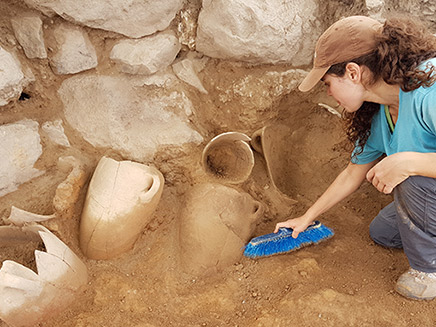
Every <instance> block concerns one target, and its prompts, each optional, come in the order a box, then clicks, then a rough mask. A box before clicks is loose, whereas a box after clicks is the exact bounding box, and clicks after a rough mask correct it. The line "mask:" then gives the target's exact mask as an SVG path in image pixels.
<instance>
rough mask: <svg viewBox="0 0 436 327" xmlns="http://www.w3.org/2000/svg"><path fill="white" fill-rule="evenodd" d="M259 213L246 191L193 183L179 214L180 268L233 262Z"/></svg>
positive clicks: (213, 267) (200, 270)
mask: <svg viewBox="0 0 436 327" xmlns="http://www.w3.org/2000/svg"><path fill="white" fill-rule="evenodd" d="M262 213H263V207H262V205H261V203H260V202H258V201H255V200H254V199H253V198H252V197H251V196H250V195H249V194H248V193H244V192H239V191H238V190H236V189H233V188H231V187H228V186H224V185H221V184H214V183H203V184H197V185H195V186H194V187H193V188H192V189H191V190H190V191H188V192H187V194H186V199H185V207H184V208H183V210H182V213H181V216H180V229H179V242H180V251H181V252H180V254H181V255H180V258H181V261H182V262H181V264H182V266H183V268H184V270H186V271H188V272H191V273H195V274H201V273H205V272H211V271H216V270H218V269H220V268H223V267H226V266H229V265H232V264H234V263H235V262H237V260H239V258H240V257H241V256H242V254H243V251H244V246H245V244H247V242H248V241H249V239H250V237H251V236H252V234H253V232H254V228H255V225H256V221H257V220H258V218H259V217H260V216H261V214H262Z"/></svg>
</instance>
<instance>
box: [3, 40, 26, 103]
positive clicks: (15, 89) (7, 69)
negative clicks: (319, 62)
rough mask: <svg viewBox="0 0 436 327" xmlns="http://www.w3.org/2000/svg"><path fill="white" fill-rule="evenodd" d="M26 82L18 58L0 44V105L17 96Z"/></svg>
mask: <svg viewBox="0 0 436 327" xmlns="http://www.w3.org/2000/svg"><path fill="white" fill-rule="evenodd" d="M27 82H28V81H27V80H26V77H25V76H24V74H23V71H22V70H21V64H20V62H19V61H18V59H16V58H15V57H14V56H13V55H12V54H11V53H9V52H8V51H6V50H5V49H3V48H2V47H1V46H0V106H4V105H6V104H7V103H8V102H10V101H11V100H12V99H14V98H18V97H19V96H20V94H21V92H22V91H23V87H24V86H25V85H26V84H27Z"/></svg>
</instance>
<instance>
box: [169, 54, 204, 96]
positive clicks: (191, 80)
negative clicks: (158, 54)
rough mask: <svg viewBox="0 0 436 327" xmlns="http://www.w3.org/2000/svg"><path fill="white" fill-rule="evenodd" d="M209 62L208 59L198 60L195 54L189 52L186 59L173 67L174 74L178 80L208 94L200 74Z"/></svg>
mask: <svg viewBox="0 0 436 327" xmlns="http://www.w3.org/2000/svg"><path fill="white" fill-rule="evenodd" d="M207 61H208V58H207V57H203V58H197V57H195V53H194V52H189V53H188V56H187V57H186V58H185V59H182V60H179V61H177V62H175V63H174V64H173V65H172V68H173V72H174V74H176V76H177V77H178V78H180V79H181V80H182V81H184V82H186V83H188V84H189V85H191V86H193V87H195V88H196V89H198V90H199V91H200V92H201V93H204V94H208V92H207V90H206V89H205V88H204V86H203V83H202V82H201V81H200V79H199V78H198V73H199V72H201V71H202V70H203V68H204V66H205V65H206V62H207Z"/></svg>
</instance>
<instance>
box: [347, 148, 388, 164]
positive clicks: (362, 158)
mask: <svg viewBox="0 0 436 327" xmlns="http://www.w3.org/2000/svg"><path fill="white" fill-rule="evenodd" d="M359 149H360V147H359V146H358V145H356V147H355V148H354V150H353V153H352V154H351V162H352V163H354V164H357V165H364V164H367V163H370V162H373V161H374V160H377V159H378V158H380V157H381V156H382V155H383V154H384V153H383V152H381V151H379V150H377V149H375V148H374V147H372V146H371V144H370V143H368V142H367V143H366V144H365V146H364V147H363V151H362V153H360V154H357V155H356V153H357V152H358V151H359Z"/></svg>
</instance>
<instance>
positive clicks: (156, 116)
mask: <svg viewBox="0 0 436 327" xmlns="http://www.w3.org/2000/svg"><path fill="white" fill-rule="evenodd" d="M153 76H154V75H153ZM172 76H173V78H174V80H175V81H177V78H176V77H175V76H174V74H173V75H172ZM154 81H155V82H159V83H161V82H162V83H164V84H163V86H162V87H157V86H156V84H151V86H150V87H148V84H147V83H151V82H152V81H151V80H149V79H144V80H142V79H141V80H138V79H135V78H133V77H130V76H129V78H128V77H127V76H125V77H124V76H123V77H121V76H117V77H111V76H97V75H87V76H74V77H71V78H69V79H67V80H65V81H64V82H63V83H62V85H61V87H60V89H59V91H58V93H59V95H60V98H61V100H62V102H63V103H64V112H65V118H66V119H67V121H68V123H69V125H70V126H71V127H72V128H74V129H75V130H77V131H78V132H79V133H80V134H81V135H82V136H83V137H84V139H85V140H86V141H88V142H89V143H91V144H92V145H93V146H96V147H110V148H112V149H114V150H117V151H120V152H121V153H122V155H123V156H124V157H125V158H126V159H130V160H135V161H141V162H150V161H151V160H152V158H153V156H154V154H155V153H156V151H157V150H158V147H159V146H160V145H172V146H181V145H183V144H185V143H194V144H200V143H201V142H202V141H203V138H202V136H201V135H200V134H199V133H198V132H197V131H195V130H194V129H193V128H192V126H191V125H190V123H189V115H191V114H192V103H191V102H190V101H189V99H188V98H187V97H186V96H185V95H184V94H183V93H181V92H178V91H171V88H170V87H165V85H166V84H165V83H166V82H165V81H168V79H165V81H162V80H161V79H159V80H154ZM169 92H171V93H169ZM168 93H169V94H168ZM89 108H92V110H89Z"/></svg>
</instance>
